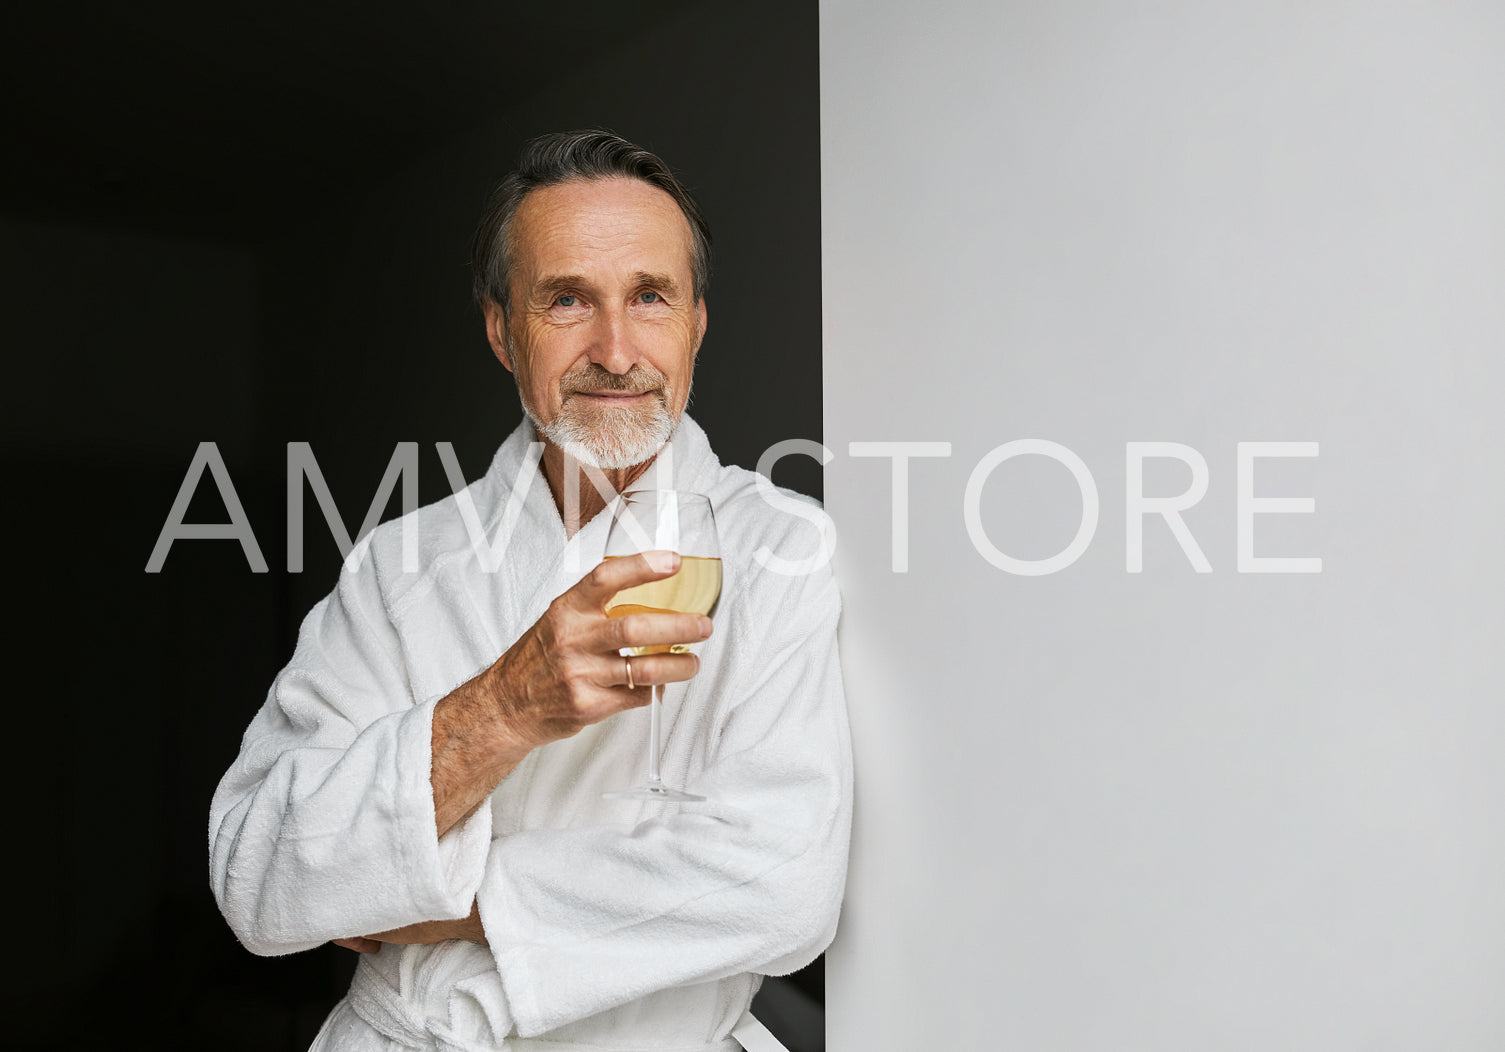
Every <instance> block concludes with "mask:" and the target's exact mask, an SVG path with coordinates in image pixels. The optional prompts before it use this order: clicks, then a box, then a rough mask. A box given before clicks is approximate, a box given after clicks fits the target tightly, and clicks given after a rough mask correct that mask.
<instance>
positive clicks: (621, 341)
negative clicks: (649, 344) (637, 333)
mask: <svg viewBox="0 0 1505 1052" xmlns="http://www.w3.org/2000/svg"><path fill="white" fill-rule="evenodd" d="M591 337H592V339H591V348H590V360H591V361H593V362H595V363H596V364H597V365H599V366H601V368H603V369H605V370H606V371H607V372H610V373H615V374H616V375H618V376H621V375H623V374H625V373H627V372H628V371H630V370H631V369H632V367H633V366H634V365H636V364H637V361H638V352H637V346H636V344H635V342H634V340H633V338H632V323H631V320H630V319H629V318H628V317H627V312H626V311H625V310H622V309H620V308H615V309H614V308H607V309H605V310H602V311H600V312H599V313H598V314H597V316H596V322H595V331H594V332H592V333H591Z"/></svg>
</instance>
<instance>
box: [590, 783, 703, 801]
mask: <svg viewBox="0 0 1505 1052" xmlns="http://www.w3.org/2000/svg"><path fill="white" fill-rule="evenodd" d="M601 797H602V799H604V800H666V801H677V802H680V803H693V802H695V801H697V800H704V799H705V797H703V796H696V795H695V794H694V793H687V792H685V791H683V790H682V789H671V788H669V787H668V786H667V785H665V784H664V783H663V782H645V783H643V784H642V785H639V786H636V787H634V788H632V789H618V790H616V791H614V792H610V793H602V794H601Z"/></svg>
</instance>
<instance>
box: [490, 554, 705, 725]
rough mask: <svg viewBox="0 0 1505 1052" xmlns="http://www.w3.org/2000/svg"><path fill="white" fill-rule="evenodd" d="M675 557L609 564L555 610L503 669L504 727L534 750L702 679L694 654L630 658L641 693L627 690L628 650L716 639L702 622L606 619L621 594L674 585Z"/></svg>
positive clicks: (645, 616)
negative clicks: (660, 690) (652, 690)
mask: <svg viewBox="0 0 1505 1052" xmlns="http://www.w3.org/2000/svg"><path fill="white" fill-rule="evenodd" d="M679 565H680V563H679V556H678V555H676V554H674V553H673V552H647V553H645V554H642V555H636V556H629V557H626V558H621V559H607V560H606V561H605V562H603V563H602V564H601V565H600V566H597V567H596V568H595V569H594V570H592V571H591V572H590V573H588V574H586V576H585V577H584V578H582V579H581V580H580V582H579V583H578V584H576V585H575V587H573V588H571V589H570V590H569V591H567V592H565V593H564V594H563V595H561V596H560V597H559V598H557V599H555V600H554V602H553V603H551V604H550V605H549V609H548V610H547V611H546V612H545V613H544V615H543V617H541V618H539V619H538V621H537V622H536V623H535V624H534V625H533V627H532V628H530V629H529V630H528V631H527V632H526V633H525V634H524V635H523V637H522V638H521V639H519V640H518V641H517V643H516V644H515V645H514V646H513V647H512V648H511V649H510V650H508V651H507V653H505V654H503V655H502V657H501V660H500V661H498V662H497V673H498V674H497V701H498V702H499V704H500V707H501V712H502V719H503V720H504V721H505V723H506V725H507V727H508V728H509V729H510V730H511V731H512V732H513V733H514V734H516V735H517V736H518V737H520V738H521V739H522V741H523V742H524V743H526V745H527V746H528V748H529V750H532V749H534V748H537V747H538V746H540V745H544V744H546V743H548V742H551V741H557V740H558V739H561V738H568V737H570V736H571V735H572V734H575V733H577V732H579V731H580V730H581V729H582V728H584V727H586V726H588V725H589V724H592V723H599V722H600V721H601V720H604V719H606V718H607V717H608V716H613V715H615V714H616V713H618V712H621V711H622V710H623V709H629V708H634V707H636V706H639V705H646V704H648V700H649V698H648V691H646V690H642V689H641V688H643V687H645V686H648V685H649V684H653V683H677V682H680V681H682V680H687V679H689V678H690V677H692V676H694V675H695V672H696V671H697V670H698V669H699V667H700V659H699V658H697V657H696V656H695V655H694V654H668V653H664V654H645V655H642V656H640V657H634V658H632V681H633V684H634V686H635V687H636V688H639V689H635V690H628V689H627V664H626V659H624V658H623V657H622V655H621V654H620V653H619V651H621V650H622V649H623V648H625V647H645V646H663V647H668V646H670V645H673V644H676V643H698V642H700V641H701V640H703V639H706V638H707V637H708V636H710V634H711V619H710V618H708V617H702V616H700V615H699V614H670V613H662V614H658V613H638V614H628V615H626V616H625V617H616V618H608V617H607V616H606V614H605V613H604V612H603V611H604V608H605V606H606V604H607V603H608V602H610V600H611V598H612V597H613V596H614V595H616V594H617V593H618V592H620V591H622V590H623V589H626V588H631V587H633V586H635V585H640V584H646V583H648V582H649V581H658V580H662V579H663V578H666V577H670V576H672V575H673V574H674V573H676V572H677V571H678V570H679Z"/></svg>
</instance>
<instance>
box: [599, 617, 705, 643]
mask: <svg viewBox="0 0 1505 1052" xmlns="http://www.w3.org/2000/svg"><path fill="white" fill-rule="evenodd" d="M598 631H599V633H600V635H599V637H598V639H597V641H596V646H597V647H599V649H601V650H623V649H626V648H627V647H671V646H675V645H677V644H682V643H699V642H701V641H703V640H706V639H709V638H710V637H711V619H710V618H709V617H702V616H701V615H699V614H624V615H623V616H622V617H613V618H612V619H611V620H609V621H607V622H606V624H604V625H602V626H601V627H600V628H599V629H598Z"/></svg>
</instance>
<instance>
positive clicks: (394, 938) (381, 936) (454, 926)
mask: <svg viewBox="0 0 1505 1052" xmlns="http://www.w3.org/2000/svg"><path fill="white" fill-rule="evenodd" d="M446 939H464V940H465V941H467V942H478V943H480V944H481V945H482V946H487V945H490V944H489V943H487V941H486V931H485V929H483V928H482V927H481V912H480V906H479V905H477V904H475V903H472V904H471V907H470V916H469V917H466V918H464V919H463V920H451V921H419V922H418V923H417V924H405V925H403V926H402V927H401V928H393V929H392V930H391V931H383V932H378V933H377V934H375V935H367V936H364V937H362V936H354V937H352V938H349V939H334V940H331V941H333V943H334V944H335V945H336V946H343V947H345V949H347V950H354V951H355V952H356V953H376V952H377V951H378V950H380V949H381V946H382V943H384V942H390V943H396V944H398V945H402V946H410V945H413V944H422V945H424V946H428V945H431V944H433V943H436V942H444V941H445V940H446Z"/></svg>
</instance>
